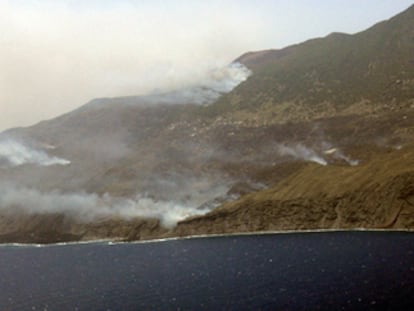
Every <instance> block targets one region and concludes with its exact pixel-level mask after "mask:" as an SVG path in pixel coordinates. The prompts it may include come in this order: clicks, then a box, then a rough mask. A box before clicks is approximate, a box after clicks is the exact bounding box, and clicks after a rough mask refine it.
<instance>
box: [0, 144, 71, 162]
mask: <svg viewBox="0 0 414 311" xmlns="http://www.w3.org/2000/svg"><path fill="white" fill-rule="evenodd" d="M23 164H35V165H39V166H50V165H68V164H70V161H68V160H65V159H61V158H58V157H53V156H52V157H51V156H49V155H48V154H47V153H46V152H44V151H42V150H35V149H32V148H30V147H28V146H25V145H23V144H22V143H20V142H17V141H14V140H3V141H0V167H1V166H19V165H23Z"/></svg>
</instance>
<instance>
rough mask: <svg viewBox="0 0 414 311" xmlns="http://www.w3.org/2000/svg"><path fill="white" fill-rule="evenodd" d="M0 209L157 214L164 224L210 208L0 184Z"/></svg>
mask: <svg viewBox="0 0 414 311" xmlns="http://www.w3.org/2000/svg"><path fill="white" fill-rule="evenodd" d="M0 210H2V211H3V212H12V211H13V212H15V211H23V212H25V213H29V214H48V213H59V214H65V215H68V216H70V217H73V218H74V219H76V220H78V221H80V222H91V221H95V220H100V219H107V218H112V217H118V218H123V219H131V218H134V217H143V218H156V219H159V220H160V222H161V225H163V226H164V227H167V228H171V227H174V226H175V225H176V224H177V222H178V221H180V220H183V219H184V218H187V217H189V216H194V215H203V214H205V213H207V212H208V211H209V210H210V209H209V208H202V209H201V208H197V207H195V206H190V205H186V204H182V203H177V202H173V201H168V202H167V201H157V200H154V199H152V198H148V197H145V196H142V195H137V196H136V197H135V198H131V199H127V198H115V197H111V196H110V195H108V194H105V195H102V196H99V195H97V194H88V193H84V192H78V193H62V192H60V191H53V192H47V193H46V192H40V191H38V190H35V189H29V188H23V187H16V186H12V185H7V184H2V185H0Z"/></svg>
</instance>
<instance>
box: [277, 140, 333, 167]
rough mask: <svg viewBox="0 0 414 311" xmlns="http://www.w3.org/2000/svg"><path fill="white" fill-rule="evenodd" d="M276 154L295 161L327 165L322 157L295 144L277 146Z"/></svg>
mask: <svg viewBox="0 0 414 311" xmlns="http://www.w3.org/2000/svg"><path fill="white" fill-rule="evenodd" d="M276 152H277V153H278V154H279V155H281V156H291V157H293V158H295V159H301V160H304V161H309V162H315V163H318V164H320V165H327V164H328V162H327V161H326V160H325V159H324V158H323V157H322V156H320V155H318V154H317V153H316V151H314V150H313V149H310V148H308V147H306V146H304V145H302V144H296V145H292V146H287V145H282V144H277V145H276Z"/></svg>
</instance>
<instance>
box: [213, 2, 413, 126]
mask: <svg viewBox="0 0 414 311" xmlns="http://www.w3.org/2000/svg"><path fill="white" fill-rule="evenodd" d="M413 21H414V6H411V7H410V8H409V9H407V10H406V11H405V12H402V13H401V14H399V15H397V16H395V17H393V18H391V19H390V20H388V21H384V22H381V23H379V24H377V25H374V26H373V27H371V28H369V29H368V30H366V31H363V32H360V33H357V34H355V35H347V34H342V33H332V34H331V35H329V36H327V37H325V38H318V39H312V40H309V41H306V42H304V43H301V44H298V45H294V46H290V47H287V48H285V49H282V50H269V51H260V52H256V53H255V52H250V53H246V54H244V55H242V56H241V57H239V58H238V59H237V61H239V62H241V63H243V64H245V65H246V66H247V67H249V68H250V69H252V70H253V72H254V74H253V75H252V76H251V77H250V78H249V79H248V81H246V82H245V83H243V84H241V85H240V86H239V87H238V88H236V89H235V90H234V91H233V92H231V93H229V94H227V95H226V96H223V97H222V98H221V99H220V100H219V101H218V102H217V103H215V105H214V106H215V111H217V113H226V112H227V111H228V114H229V115H231V116H232V117H234V114H236V115H237V116H238V117H239V118H240V119H243V120H250V121H253V120H254V119H255V118H256V119H259V120H260V119H261V120H263V121H262V122H271V123H273V122H287V121H289V120H290V121H295V120H314V119H318V118H324V117H331V116H338V115H354V114H363V115H366V114H368V113H369V114H380V113H388V112H394V111H400V110H406V109H410V107H411V108H412V106H413V105H414V101H413V98H414V93H413V92H414V91H413V89H414V56H413V53H412V52H411V51H413V50H414V39H413V38H414V26H413V23H414V22H413Z"/></svg>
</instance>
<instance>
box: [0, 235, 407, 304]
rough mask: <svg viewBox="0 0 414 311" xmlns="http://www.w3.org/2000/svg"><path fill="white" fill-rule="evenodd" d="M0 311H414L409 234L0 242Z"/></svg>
mask: <svg viewBox="0 0 414 311" xmlns="http://www.w3.org/2000/svg"><path fill="white" fill-rule="evenodd" d="M0 310H414V233H411V232H385V231H336V232H299V233H298V232H297V233H273V234H247V235H228V236H210V237H192V238H185V239H170V240H158V241H152V242H135V243H115V242H108V241H101V242H94V243H80V244H79V243H73V244H70V243H69V244H55V245H46V246H41V245H16V244H3V245H1V246H0Z"/></svg>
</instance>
